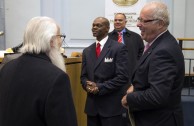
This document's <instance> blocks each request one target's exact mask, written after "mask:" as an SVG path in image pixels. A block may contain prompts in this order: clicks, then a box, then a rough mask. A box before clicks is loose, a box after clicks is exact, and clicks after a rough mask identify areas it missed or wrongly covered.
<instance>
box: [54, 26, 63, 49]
mask: <svg viewBox="0 0 194 126" xmlns="http://www.w3.org/2000/svg"><path fill="white" fill-rule="evenodd" d="M60 34H61V32H60V28H59V27H58V30H57V35H60ZM55 42H56V45H57V48H60V47H61V46H62V38H61V37H60V36H56V41H55Z"/></svg>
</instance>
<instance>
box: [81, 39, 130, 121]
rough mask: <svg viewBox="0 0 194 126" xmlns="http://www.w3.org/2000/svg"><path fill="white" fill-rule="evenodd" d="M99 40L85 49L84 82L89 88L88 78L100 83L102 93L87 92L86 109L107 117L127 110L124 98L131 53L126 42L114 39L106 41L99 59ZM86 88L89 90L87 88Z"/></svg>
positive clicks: (82, 73) (89, 112)
mask: <svg viewBox="0 0 194 126" xmlns="http://www.w3.org/2000/svg"><path fill="white" fill-rule="evenodd" d="M95 49H96V43H93V44H92V45H91V46H89V47H87V48H86V49H84V51H83V56H82V57H83V60H82V72H81V83H82V86H83V88H84V89H85V88H86V81H87V80H90V81H94V82H96V83H97V86H98V88H99V93H98V94H96V95H94V94H90V93H88V94H87V100H86V106H85V112H86V114H88V115H91V116H94V115H97V114H100V115H101V116H104V117H110V116H114V115H120V114H122V113H124V112H125V111H126V109H124V108H123V107H122V105H121V99H122V97H123V95H124V94H125V93H126V86H127V83H128V73H129V72H128V69H127V68H128V65H129V62H128V53H127V49H126V47H125V45H123V44H120V43H118V42H117V41H114V40H111V39H110V38H109V39H108V40H107V42H106V43H105V45H104V47H103V50H102V51H101V54H100V56H99V58H98V59H97V58H96V51H95ZM85 90H86V89H85Z"/></svg>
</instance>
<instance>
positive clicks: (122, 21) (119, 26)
mask: <svg viewBox="0 0 194 126" xmlns="http://www.w3.org/2000/svg"><path fill="white" fill-rule="evenodd" d="M126 23H127V20H126V16H125V14H123V13H117V14H116V15H115V17H114V28H115V30H117V31H118V32H120V31H122V30H123V29H124V28H125V26H126Z"/></svg>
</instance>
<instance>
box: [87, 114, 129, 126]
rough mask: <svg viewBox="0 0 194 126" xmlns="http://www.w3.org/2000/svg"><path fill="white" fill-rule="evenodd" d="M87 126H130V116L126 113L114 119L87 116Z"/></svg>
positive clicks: (113, 117)
mask: <svg viewBox="0 0 194 126" xmlns="http://www.w3.org/2000/svg"><path fill="white" fill-rule="evenodd" d="M87 126H130V124H129V119H128V116H127V115H126V114H125V113H124V114H122V115H117V116H112V117H102V116H100V115H96V116H87Z"/></svg>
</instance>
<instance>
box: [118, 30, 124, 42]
mask: <svg viewBox="0 0 194 126" xmlns="http://www.w3.org/2000/svg"><path fill="white" fill-rule="evenodd" d="M122 41H123V40H122V33H121V32H118V42H119V43H121V42H122Z"/></svg>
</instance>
